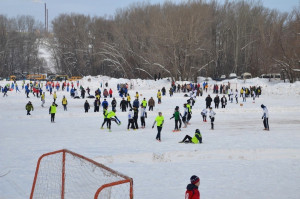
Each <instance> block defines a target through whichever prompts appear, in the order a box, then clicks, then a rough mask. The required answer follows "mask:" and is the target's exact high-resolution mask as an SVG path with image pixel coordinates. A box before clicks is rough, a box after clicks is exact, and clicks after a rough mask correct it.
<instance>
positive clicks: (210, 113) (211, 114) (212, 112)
mask: <svg viewBox="0 0 300 199" xmlns="http://www.w3.org/2000/svg"><path fill="white" fill-rule="evenodd" d="M215 115H216V113H215V112H214V111H213V110H212V109H211V110H210V111H209V117H215Z"/></svg>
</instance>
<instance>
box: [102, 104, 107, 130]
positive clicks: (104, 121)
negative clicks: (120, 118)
mask: <svg viewBox="0 0 300 199" xmlns="http://www.w3.org/2000/svg"><path fill="white" fill-rule="evenodd" d="M107 115H108V111H107V108H103V116H104V119H103V123H102V125H101V129H104V128H103V126H104V124H105V123H106V125H107V127H108V119H107Z"/></svg>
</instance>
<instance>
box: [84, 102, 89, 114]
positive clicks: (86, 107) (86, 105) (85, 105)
mask: <svg viewBox="0 0 300 199" xmlns="http://www.w3.org/2000/svg"><path fill="white" fill-rule="evenodd" d="M89 109H90V104H89V102H88V101H87V100H85V103H84V110H85V113H87V112H89Z"/></svg>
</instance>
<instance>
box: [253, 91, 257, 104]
mask: <svg viewBox="0 0 300 199" xmlns="http://www.w3.org/2000/svg"><path fill="white" fill-rule="evenodd" d="M252 96H253V103H255V97H256V94H255V91H254V90H253V91H252Z"/></svg>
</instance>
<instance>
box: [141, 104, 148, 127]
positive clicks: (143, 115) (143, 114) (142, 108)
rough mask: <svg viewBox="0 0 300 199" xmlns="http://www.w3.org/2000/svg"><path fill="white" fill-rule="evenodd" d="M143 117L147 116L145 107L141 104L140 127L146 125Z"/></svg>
mask: <svg viewBox="0 0 300 199" xmlns="http://www.w3.org/2000/svg"><path fill="white" fill-rule="evenodd" d="M145 118H147V112H146V107H145V106H143V105H141V128H142V129H143V128H145V127H146V122H145Z"/></svg>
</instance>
